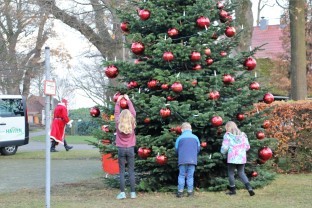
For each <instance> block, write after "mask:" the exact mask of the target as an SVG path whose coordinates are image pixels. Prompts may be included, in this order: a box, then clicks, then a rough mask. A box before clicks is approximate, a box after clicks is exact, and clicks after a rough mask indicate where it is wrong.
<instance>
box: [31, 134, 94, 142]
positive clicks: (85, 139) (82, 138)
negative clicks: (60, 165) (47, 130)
mask: <svg viewBox="0 0 312 208" xmlns="http://www.w3.org/2000/svg"><path fill="white" fill-rule="evenodd" d="M31 140H33V141H38V142H44V141H45V135H43V136H35V137H31ZM66 141H67V142H68V143H69V144H89V142H88V141H94V142H96V141H97V140H96V138H94V137H93V136H78V135H74V136H72V135H66Z"/></svg>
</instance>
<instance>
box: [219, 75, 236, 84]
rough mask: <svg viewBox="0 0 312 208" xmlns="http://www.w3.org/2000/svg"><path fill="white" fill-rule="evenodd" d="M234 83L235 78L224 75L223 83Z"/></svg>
mask: <svg viewBox="0 0 312 208" xmlns="http://www.w3.org/2000/svg"><path fill="white" fill-rule="evenodd" d="M234 81H235V79H234V77H232V76H231V75H230V74H225V75H223V78H222V82H223V83H224V84H231V83H233V82H234Z"/></svg>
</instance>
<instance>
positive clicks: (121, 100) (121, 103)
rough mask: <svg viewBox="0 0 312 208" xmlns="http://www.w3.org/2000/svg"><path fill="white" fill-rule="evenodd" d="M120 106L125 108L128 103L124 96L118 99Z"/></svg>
mask: <svg viewBox="0 0 312 208" xmlns="http://www.w3.org/2000/svg"><path fill="white" fill-rule="evenodd" d="M119 105H120V107H121V108H122V109H126V108H128V103H127V100H126V99H125V98H121V99H120V103H119Z"/></svg>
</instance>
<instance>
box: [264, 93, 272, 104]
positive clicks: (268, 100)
mask: <svg viewBox="0 0 312 208" xmlns="http://www.w3.org/2000/svg"><path fill="white" fill-rule="evenodd" d="M263 101H264V102H265V103H266V104H271V103H273V101H274V96H273V95H272V94H271V93H266V94H265V95H264V96H263Z"/></svg>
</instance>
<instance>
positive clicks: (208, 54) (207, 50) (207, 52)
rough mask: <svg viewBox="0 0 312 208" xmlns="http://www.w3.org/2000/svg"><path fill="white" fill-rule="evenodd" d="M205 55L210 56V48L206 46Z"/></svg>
mask: <svg viewBox="0 0 312 208" xmlns="http://www.w3.org/2000/svg"><path fill="white" fill-rule="evenodd" d="M205 55H206V56H211V49H210V48H206V49H205Z"/></svg>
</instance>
